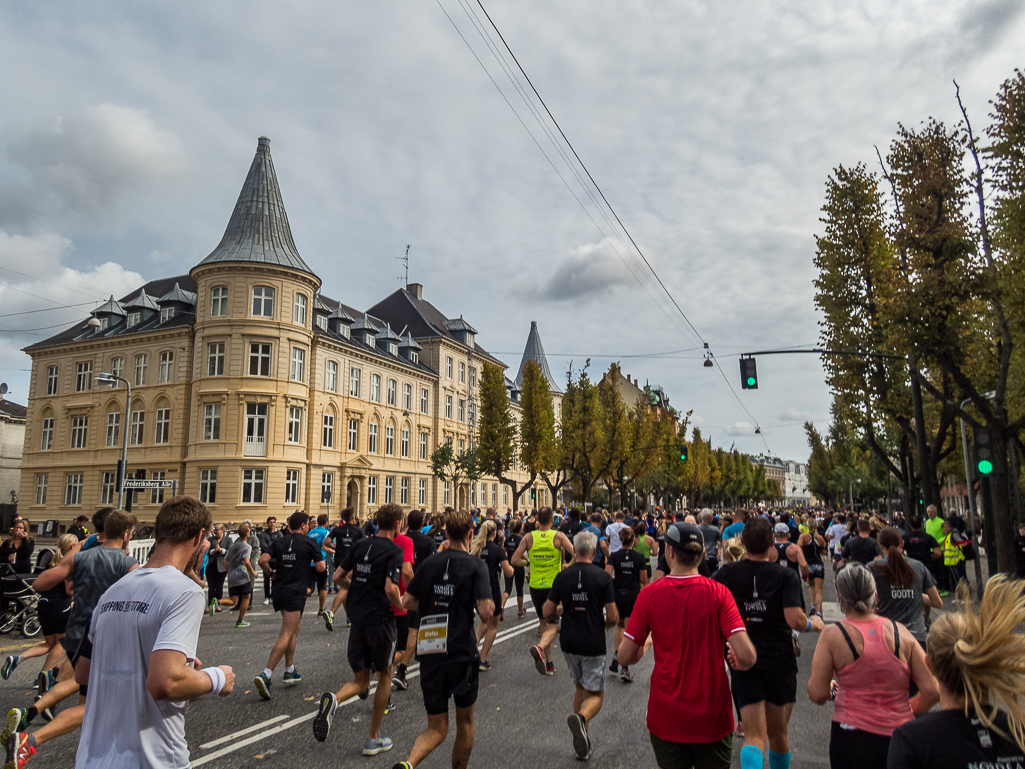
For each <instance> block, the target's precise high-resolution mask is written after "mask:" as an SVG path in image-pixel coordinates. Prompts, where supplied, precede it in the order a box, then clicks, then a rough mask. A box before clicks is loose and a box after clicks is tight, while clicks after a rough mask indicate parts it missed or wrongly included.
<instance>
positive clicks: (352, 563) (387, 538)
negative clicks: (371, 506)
mask: <svg viewBox="0 0 1025 769" xmlns="http://www.w3.org/2000/svg"><path fill="white" fill-rule="evenodd" d="M374 518H375V520H376V523H377V534H375V535H374V536H373V537H364V538H363V539H361V540H359V541H358V542H357V543H356V544H355V546H353V547H351V548H349V550H348V551H347V552H346V553H345V557H344V558H343V559H342V560H341V561H340V562H339V563H338V569H337V570H336V574H338V576H339V584H340V585H341V586H342V587H343V588H344V587H348V596H347V597H346V601H345V613H346V614H348V615H349V619H350V620H351V621H352V625H351V627H350V629H349V644H348V649H347V651H346V657H347V658H348V661H349V667H351V668H352V672H353V680H352V681H350V682H349V683H347V684H345V685H344V686H343V687H342V688H341V689H339V690H338V692H337V694H335V693H331V692H327V693H326V694H324V695H323V696H322V697H321V698H320V710H319V711H318V712H317V716H316V718H314V719H313V736H314V738H316V739H317V741H319V742H324V741H325V740H326V739H327V736H328V733H329V732H330V730H331V720H332V718H334V714H335V711H336V710H337V709H338V703H339V702H345V700H347V699H349V698H350V697H354V696H358V697H359V698H360V699H366V697H367V695H368V692H369V690H370V671H371V669H373V671H374V673H376V674H377V691H376V692H375V693H374V700H373V715H372V716H371V718H370V731H369V733H368V734H367V737H366V739H365V740H364V741H363V755H364V756H376V755H377V754H378V753H383V752H384V751H386V750H391V748H392V741H391V740H390V739H389V738H387V737H382V736H381V735H380V729H381V720H382V719H383V718H384V711H385V708H386V706H387V705H388V699H389V696H390V694H391V681H392V676H391V672H392V670H391V668H392V659H393V657H394V655H395V638H396V636H395V612H394V609H397V608H401V606H402V602H401V597H400V594H399V576H400V575H401V573H402V566H403V564H402V559H403V554H402V548H401V547H399V546H398V545H396V544H395V542H394V541H393V540H394V539H395V535H396V534H397V533H398V527H399V522H400V521H401V520H402V508H401V507H399V506H398V505H395V504H387V505H382V506H381V507H379V508H378V509H377V513H376V514H375V515H374Z"/></svg>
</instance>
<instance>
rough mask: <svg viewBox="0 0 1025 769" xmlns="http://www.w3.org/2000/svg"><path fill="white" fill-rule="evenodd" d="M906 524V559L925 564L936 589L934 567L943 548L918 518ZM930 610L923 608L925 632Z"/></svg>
mask: <svg viewBox="0 0 1025 769" xmlns="http://www.w3.org/2000/svg"><path fill="white" fill-rule="evenodd" d="M907 523H908V531H907V533H906V534H905V535H904V554H905V555H906V556H907V557H908V558H914V559H915V560H916V561H919V562H920V563H923V564H925V568H926V569H928V570H929V574H930V575H931V576H932V581H933V583H934V584H935V585H936V586H937V588H938V587H939V580H938V579H937V577H936V565H937V564H938V563H939V562H940V559H941V558H942V557H943V548H941V547H940V543H939V542H937V541H936V540H935V539H934V538H933V536H932V534H929V533H928V532H926V531H925V529H923V528H922V519H921V518H920V517H918V516H917V515H911V516H909V517H908V521H907ZM937 596H939V592H937ZM931 608H932V607H931V606H930V605H926V607H925V629H926V631H928V630H929V611H930V609H931ZM923 646H924V644H923Z"/></svg>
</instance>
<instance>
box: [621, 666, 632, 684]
mask: <svg viewBox="0 0 1025 769" xmlns="http://www.w3.org/2000/svg"><path fill="white" fill-rule="evenodd" d="M619 680H620V681H622V682H623V683H624V684H632V683H633V682H634V677H633V675H632V674H631V673H630V668H628V667H626V666H625V665H624V666H623V667H622V668H620V669H619Z"/></svg>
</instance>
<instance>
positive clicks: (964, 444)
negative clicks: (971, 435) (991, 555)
mask: <svg viewBox="0 0 1025 769" xmlns="http://www.w3.org/2000/svg"><path fill="white" fill-rule="evenodd" d="M982 397H983V398H985V399H986V400H992V399H993V398H995V397H996V392H994V391H993V390H990V391H989V392H985V393H982ZM971 400H972V399H971V398H965V399H964V400H963V401H961V406H960V408H961V410H962V411H963V410H964V407H965V406H967V405H968V404H969V403H970V402H971ZM959 420H960V422H961V452H962V454H963V455H964V478H965V488H966V490H967V491H968V526H969V528H971V530H972V540H973V541H974V539H975V526H976V523H977V518H978V516H977V514H976V510H975V492H974V491H973V490H972V469H971V467H970V466H969V464H968V438H967V435H966V433H965V427H964V419H963V418H961V417H959ZM986 544H987V545H989V543H988V542H987V543H986ZM980 560H981V559H980V558H978V557H977V558H976V559H975V595H976V597H978V596H980V595H982V565H981V564H980V563H979V561H980Z"/></svg>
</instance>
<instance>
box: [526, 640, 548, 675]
mask: <svg viewBox="0 0 1025 769" xmlns="http://www.w3.org/2000/svg"><path fill="white" fill-rule="evenodd" d="M530 656H531V657H533V658H534V667H536V668H537V672H538V673H540V674H541V675H543V676H546V675H548V670H547V669H546V667H545V650H544V649H542V648H541V647H540V646H531V647H530Z"/></svg>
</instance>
